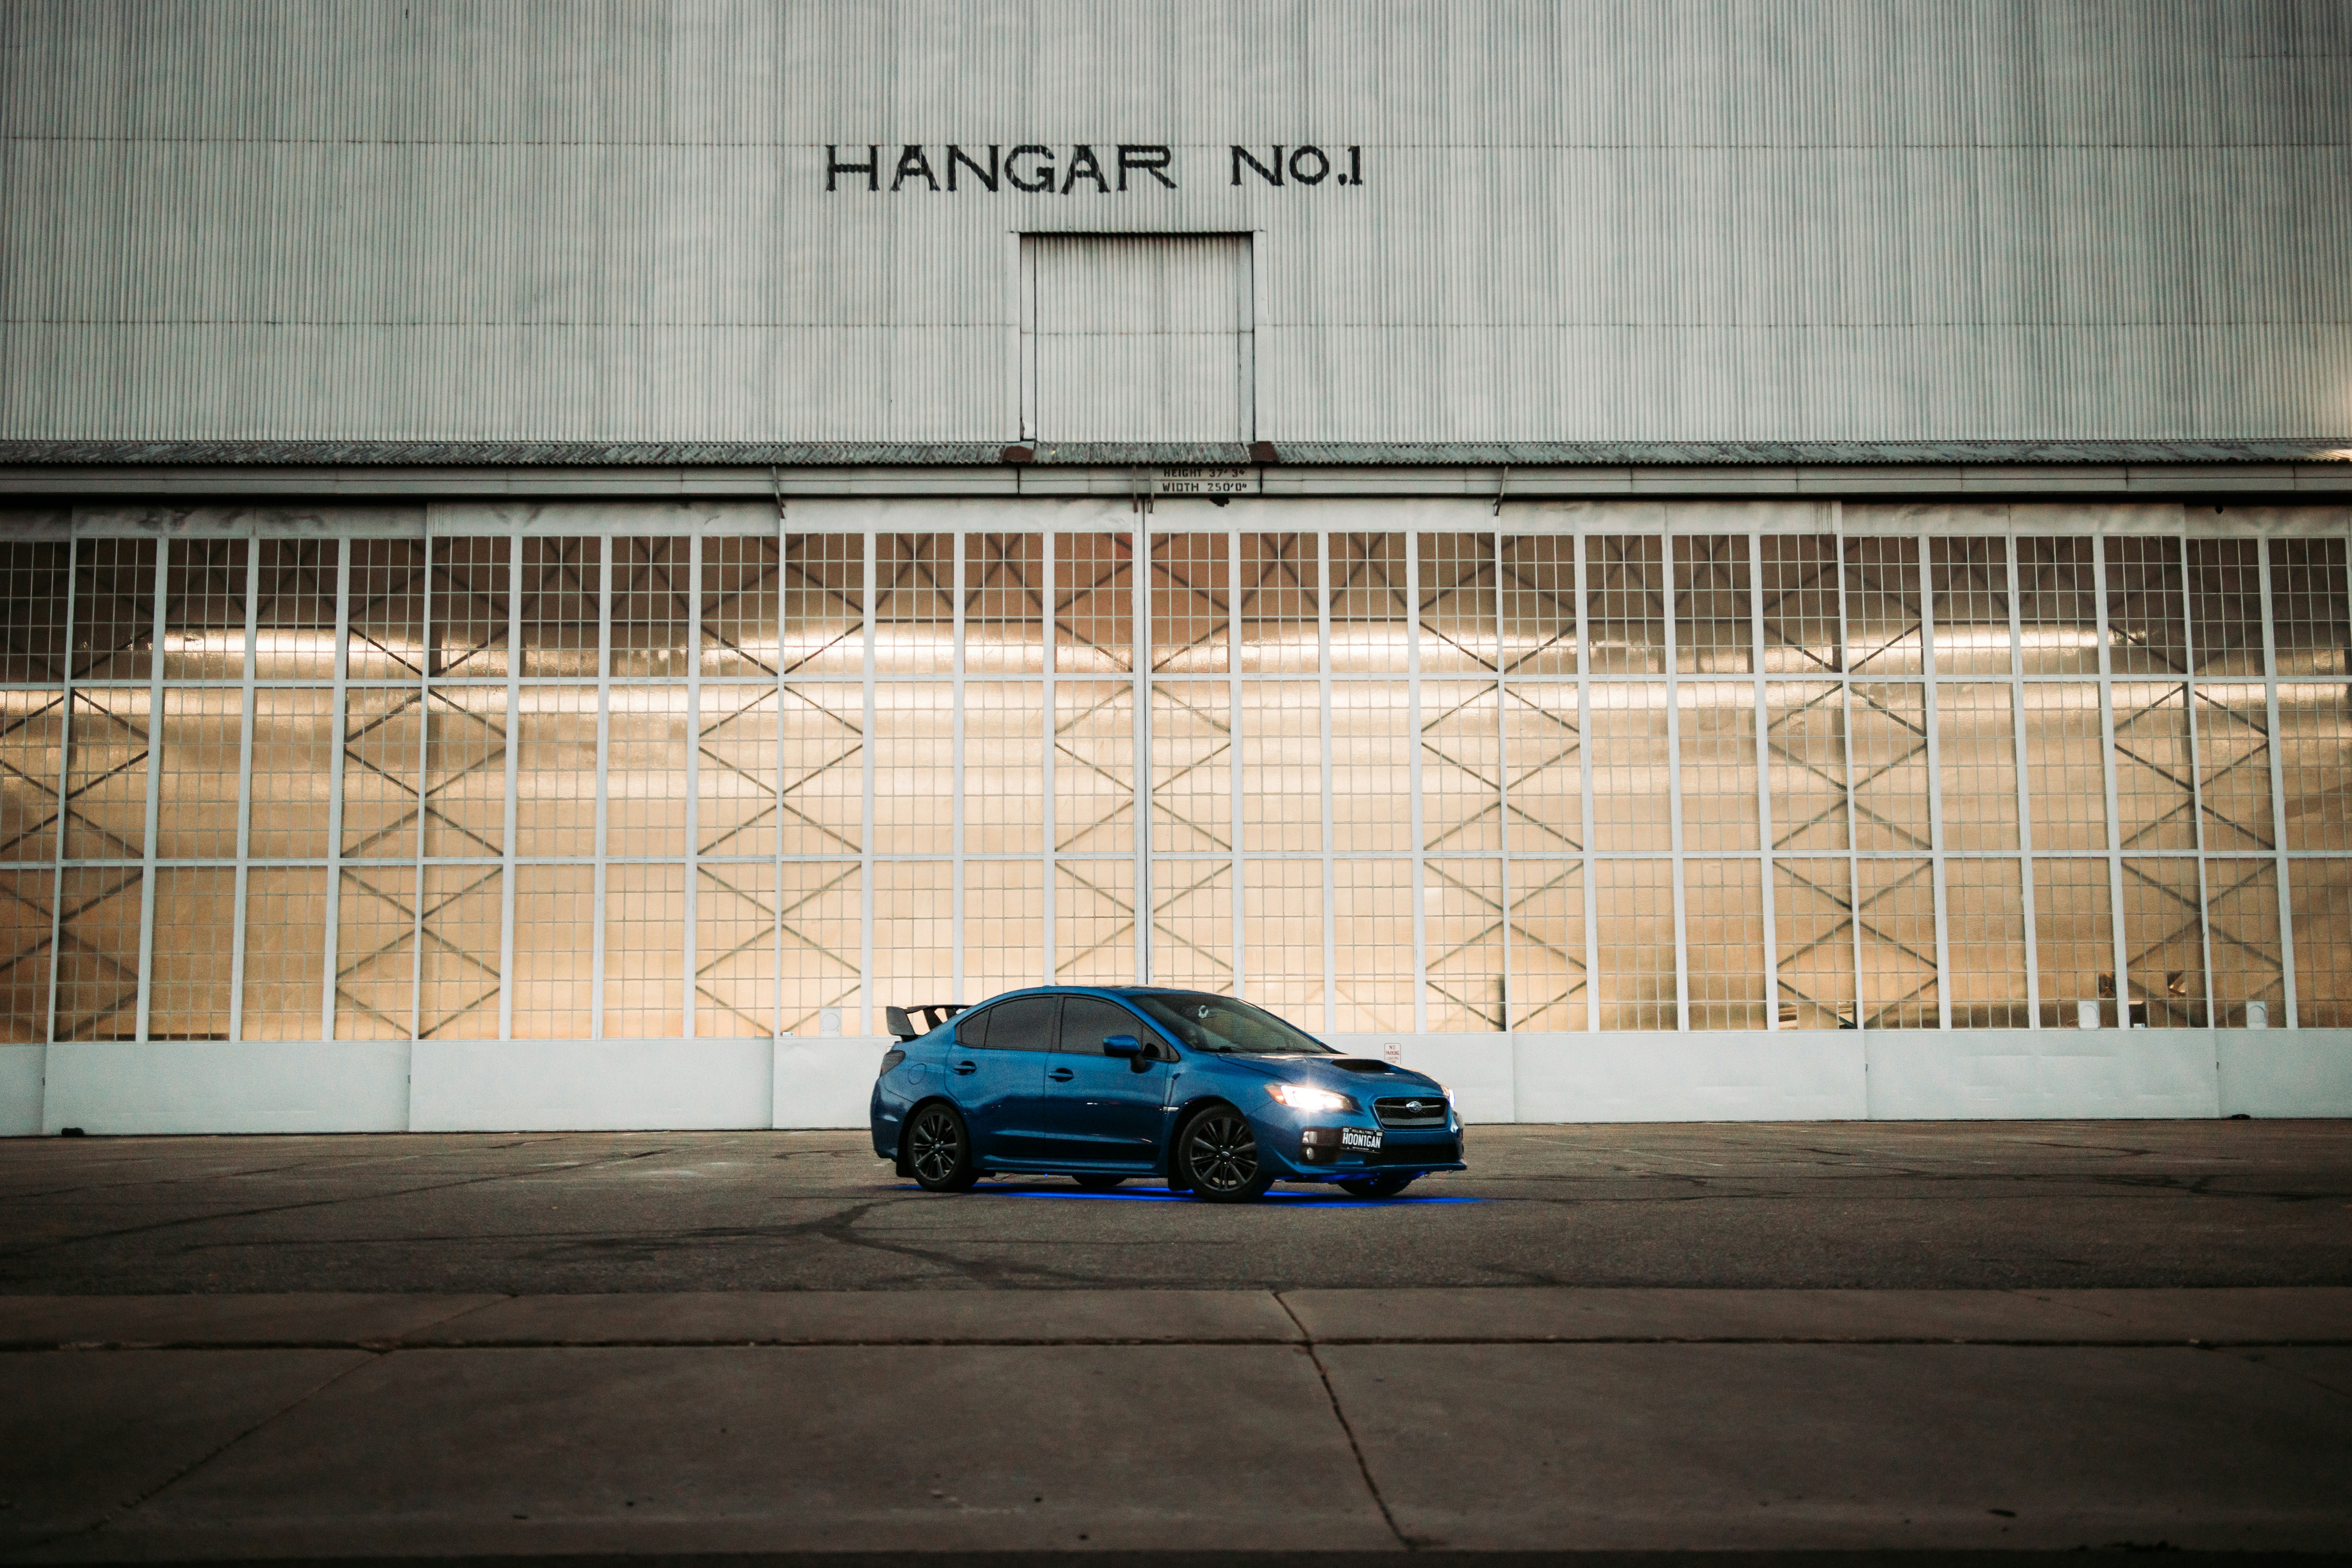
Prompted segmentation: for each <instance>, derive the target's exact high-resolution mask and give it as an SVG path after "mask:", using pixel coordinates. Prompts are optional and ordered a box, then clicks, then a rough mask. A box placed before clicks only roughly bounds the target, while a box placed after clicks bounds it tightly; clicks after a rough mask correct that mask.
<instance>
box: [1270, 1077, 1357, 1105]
mask: <svg viewBox="0 0 2352 1568" xmlns="http://www.w3.org/2000/svg"><path fill="white" fill-rule="evenodd" d="M1265 1091H1266V1093H1268V1094H1270V1095H1272V1096H1274V1098H1275V1099H1276V1100H1280V1101H1282V1103H1283V1104H1285V1105H1286V1106H1288V1107H1290V1109H1291V1110H1362V1109H1363V1108H1362V1107H1361V1106H1360V1105H1358V1104H1357V1103H1356V1102H1355V1101H1354V1100H1350V1099H1349V1098H1348V1097H1347V1096H1346V1095H1344V1094H1334V1093H1333V1092H1332V1091H1331V1090H1329V1089H1310V1088H1308V1087H1307V1085H1305V1084H1303V1083H1270V1084H1267V1085H1266V1086H1265Z"/></svg>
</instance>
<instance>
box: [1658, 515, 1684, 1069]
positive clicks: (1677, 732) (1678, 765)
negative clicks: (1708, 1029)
mask: <svg viewBox="0 0 2352 1568" xmlns="http://www.w3.org/2000/svg"><path fill="white" fill-rule="evenodd" d="M1658 555H1659V558H1660V560H1661V562H1662V563H1664V567H1665V571H1664V577H1663V583H1662V586H1663V587H1664V592H1665V606H1664V607H1665V616H1664V620H1665V627H1666V832H1667V841H1666V842H1667V847H1668V848H1669V850H1671V852H1672V853H1673V856H1674V865H1673V866H1672V867H1671V868H1670V870H1671V874H1672V876H1671V879H1672V882H1673V886H1674V900H1675V1028H1677V1029H1679V1030H1683V1031H1685V1032H1688V1030H1689V1028H1690V1026H1691V1016H1690V1013H1691V1006H1690V940H1689V932H1688V929H1687V926H1686V923H1685V900H1684V898H1683V871H1684V861H1683V725H1682V700H1683V696H1682V681H1681V679H1680V676H1681V670H1682V654H1681V648H1680V639H1679V638H1678V637H1677V636H1676V632H1677V630H1678V629H1679V628H1678V627H1677V626H1675V622H1676V621H1678V620H1680V619H1681V618H1682V616H1681V611H1682V602H1681V601H1682V595H1680V594H1679V593H1677V592H1676V591H1675V534H1674V526H1673V524H1672V523H1671V522H1669V523H1667V524H1666V525H1665V526H1664V529H1663V530H1662V531H1660V533H1659V535H1658Z"/></svg>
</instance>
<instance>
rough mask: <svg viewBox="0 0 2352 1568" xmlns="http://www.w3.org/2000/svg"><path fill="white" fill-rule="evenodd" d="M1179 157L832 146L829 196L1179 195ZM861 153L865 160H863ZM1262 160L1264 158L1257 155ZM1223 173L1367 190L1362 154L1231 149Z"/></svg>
mask: <svg viewBox="0 0 2352 1568" xmlns="http://www.w3.org/2000/svg"><path fill="white" fill-rule="evenodd" d="M1177 151H1178V150H1177V149H1176V148H1173V147H1171V146H1170V145H1168V144H1167V143H1165V142H1115V143H1105V144H1104V145H1103V146H1102V147H1101V148H1100V149H1099V150H1097V148H1095V147H1093V146H1091V145H1089V144H1088V143H1087V142H1072V143H1071V144H1070V145H1068V146H1066V147H1044V146H1039V145H1037V144H1035V143H1034V142H1024V143H1023V144H1021V145H1020V146H1018V147H1013V148H1011V149H1009V150H1008V149H1007V148H1005V147H1004V146H1003V144H1002V143H1000V142H991V143H989V144H988V145H987V146H985V147H977V146H975V147H963V146H960V145H958V144H957V143H955V142H949V143H947V144H946V145H945V146H943V147H940V148H936V149H934V148H931V147H927V146H918V145H908V146H902V147H900V148H899V149H898V156H897V157H896V158H895V159H893V158H892V157H891V156H890V155H889V153H888V150H887V148H885V147H883V146H882V145H880V144H879V143H868V144H867V145H866V146H865V147H863V148H859V147H855V146H851V147H842V146H835V145H827V146H826V148H825V150H824V188H825V189H826V190H828V191H885V190H887V191H904V190H907V189H909V188H912V189H915V190H920V191H939V192H942V193H950V194H960V193H962V192H965V191H979V192H982V193H986V194H994V193H997V192H999V191H1003V190H1004V189H1007V188H1010V189H1012V190H1014V191H1019V192H1022V193H1024V194H1025V195H1065V196H1066V195H1072V194H1074V193H1075V192H1076V191H1078V190H1079V188H1080V187H1081V186H1084V187H1086V188H1087V189H1089V190H1091V191H1093V192H1094V193H1095V194H1096V195H1105V196H1108V195H1115V194H1119V193H1124V192H1127V191H1130V190H1138V191H1150V190H1161V189H1165V190H1171V191H1172V190H1175V189H1177V188H1178V179H1177V173H1178V171H1177V163H1176V153H1177ZM861 152H862V153H864V154H865V156H863V157H860V156H859V155H858V154H859V153H861ZM1261 153H1263V154H1264V156H1263V157H1261V156H1260V154H1261ZM1224 165H1225V166H1224V167H1223V169H1222V170H1220V171H1219V173H1222V174H1224V175H1225V176H1226V184H1229V185H1239V184H1251V185H1259V184H1264V185H1270V186H1274V187H1276V188H1281V187H1284V186H1293V187H1295V186H1300V185H1305V186H1310V187H1311V186H1315V185H1320V184H1324V183H1325V182H1327V181H1328V182H1329V183H1330V184H1333V185H1335V186H1339V187H1341V188H1345V187H1348V186H1352V185H1360V184H1363V183H1364V150H1363V148H1362V147H1360V146H1346V147H1333V148H1329V149H1328V150H1327V149H1325V148H1322V147H1317V146H1314V145H1312V144H1309V145H1307V146H1300V147H1287V146H1269V147H1263V148H1260V147H1227V148H1226V149H1225V159H1224Z"/></svg>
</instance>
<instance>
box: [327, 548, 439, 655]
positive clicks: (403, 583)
mask: <svg viewBox="0 0 2352 1568" xmlns="http://www.w3.org/2000/svg"><path fill="white" fill-rule="evenodd" d="M349 548H350V551H351V593H350V595H348V597H347V598H346V600H345V614H346V616H347V619H348V621H349V630H350V633H351V635H350V637H349V640H348V642H347V645H346V649H345V658H344V668H345V669H347V670H348V671H349V672H350V675H351V678H352V679H353V680H400V679H408V678H411V677H415V676H417V675H421V674H423V673H424V669H425V542H424V541H423V540H421V539H354V540H352V541H350V542H349Z"/></svg>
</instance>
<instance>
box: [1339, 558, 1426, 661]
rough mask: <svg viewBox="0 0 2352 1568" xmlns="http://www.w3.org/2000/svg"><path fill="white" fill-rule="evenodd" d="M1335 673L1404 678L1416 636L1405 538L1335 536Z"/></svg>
mask: <svg viewBox="0 0 2352 1568" xmlns="http://www.w3.org/2000/svg"><path fill="white" fill-rule="evenodd" d="M1328 549H1329V554H1330V560H1331V668H1332V669H1333V670H1334V671H1337V672H1339V673H1343V674H1357V675H1402V674H1403V673H1404V672H1405V668H1406V662H1407V657H1408V650H1409V647H1410V645H1409V643H1408V642H1407V640H1406V639H1407V638H1409V637H1411V636H1412V614H1413V607H1412V595H1411V594H1410V593H1409V592H1408V591H1407V589H1408V587H1409V585H1410V581H1411V580H1410V578H1409V577H1408V576H1407V574H1406V557H1405V536H1404V535H1403V534H1402V533H1335V534H1333V535H1331V537H1330V543H1329V547H1328Z"/></svg>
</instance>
